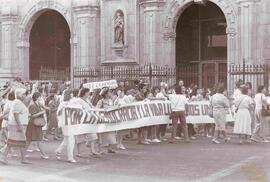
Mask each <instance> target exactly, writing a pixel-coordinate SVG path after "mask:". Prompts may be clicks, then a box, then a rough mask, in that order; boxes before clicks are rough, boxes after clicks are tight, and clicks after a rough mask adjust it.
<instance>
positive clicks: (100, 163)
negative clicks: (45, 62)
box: [0, 137, 270, 182]
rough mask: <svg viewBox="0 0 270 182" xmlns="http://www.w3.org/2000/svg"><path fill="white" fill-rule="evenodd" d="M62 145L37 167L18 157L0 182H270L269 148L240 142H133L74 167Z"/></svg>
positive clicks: (2, 169) (0, 169)
mask: <svg viewBox="0 0 270 182" xmlns="http://www.w3.org/2000/svg"><path fill="white" fill-rule="evenodd" d="M57 145H58V143H57V142H53V143H50V144H48V143H46V144H45V146H46V147H47V148H46V151H47V153H49V155H50V160H47V161H44V160H41V159H40V158H39V155H38V153H33V154H30V158H29V160H31V161H32V162H33V164H32V165H21V164H20V163H19V162H18V160H17V159H16V158H12V159H10V165H8V166H0V182H47V181H50V182H86V181H87V182H89V181H99V182H181V181H207V182H208V181H222V182H223V181H224V182H225V181H226V182H227V181H228V182H234V181H235V182H241V181H254V182H267V181H270V144H262V143H256V144H247V145H242V146H241V145H239V144H237V142H236V138H235V137H233V139H232V141H231V142H230V143H228V144H220V145H215V144H212V143H211V140H210V139H207V138H202V137H201V138H198V139H197V140H195V141H193V142H192V143H190V144H186V143H184V142H181V141H179V142H178V143H175V144H169V143H162V144H152V145H150V146H143V145H136V144H135V141H128V142H126V145H127V147H128V150H126V151H117V154H106V155H104V156H102V157H101V158H93V157H89V158H84V159H78V161H79V162H80V163H78V164H69V163H66V162H64V161H60V162H59V161H56V159H55V156H54V153H53V151H54V149H55V148H56V147H57Z"/></svg>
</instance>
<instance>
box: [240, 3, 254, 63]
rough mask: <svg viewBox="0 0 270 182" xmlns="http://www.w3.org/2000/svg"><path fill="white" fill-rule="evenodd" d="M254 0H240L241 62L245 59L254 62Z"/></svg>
mask: <svg viewBox="0 0 270 182" xmlns="http://www.w3.org/2000/svg"><path fill="white" fill-rule="evenodd" d="M252 3H253V2H252V0H238V16H239V22H238V29H239V34H240V37H239V38H240V40H239V46H240V55H239V60H238V61H239V63H242V61H243V59H245V60H246V62H247V63H251V62H252V52H251V51H252V50H251V44H252V27H253V26H254V25H253V22H252Z"/></svg>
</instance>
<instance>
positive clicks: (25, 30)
mask: <svg viewBox="0 0 270 182" xmlns="http://www.w3.org/2000/svg"><path fill="white" fill-rule="evenodd" d="M48 10H55V11H57V12H59V13H60V14H61V15H62V16H63V17H64V18H65V20H66V22H67V24H68V26H69V29H70V34H71V40H72V35H73V32H74V31H73V29H72V26H71V13H70V11H69V10H68V9H67V7H65V6H64V5H62V4H60V3H59V2H57V0H49V1H44V0H40V1H39V2H38V3H35V4H33V5H30V8H28V10H27V11H26V13H25V15H24V16H23V17H22V20H21V21H20V23H19V33H18V40H19V41H18V42H17V48H18V50H19V56H18V58H19V63H20V64H21V65H23V70H24V71H23V73H22V74H23V75H22V76H23V79H25V80H29V47H30V44H29V37H30V32H31V29H32V26H33V24H34V22H35V21H36V20H37V18H38V17H39V16H40V15H41V14H42V13H44V12H46V11H48ZM72 47H73V46H72V45H71V67H72V63H73V56H72V55H73V49H72Z"/></svg>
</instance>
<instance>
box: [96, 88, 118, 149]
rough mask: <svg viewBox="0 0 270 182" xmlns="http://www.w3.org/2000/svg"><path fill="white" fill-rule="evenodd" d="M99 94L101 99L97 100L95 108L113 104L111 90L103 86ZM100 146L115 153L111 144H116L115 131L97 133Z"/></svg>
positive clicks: (104, 107)
mask: <svg viewBox="0 0 270 182" xmlns="http://www.w3.org/2000/svg"><path fill="white" fill-rule="evenodd" d="M100 95H101V96H102V99H101V100H100V101H98V103H97V108H102V109H107V108H110V107H112V106H113V105H114V103H113V100H112V97H113V95H112V92H111V90H110V89H109V88H103V89H102V90H101V93H100ZM99 139H100V144H101V146H107V147H108V153H115V151H114V150H113V148H112V146H113V145H115V144H116V132H114V131H113V132H105V133H101V134H100V135H99Z"/></svg>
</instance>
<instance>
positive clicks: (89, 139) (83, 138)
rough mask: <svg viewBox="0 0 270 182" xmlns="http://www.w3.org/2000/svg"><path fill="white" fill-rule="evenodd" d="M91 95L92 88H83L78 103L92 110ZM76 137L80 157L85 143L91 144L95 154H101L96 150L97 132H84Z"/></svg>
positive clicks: (87, 109)
mask: <svg viewBox="0 0 270 182" xmlns="http://www.w3.org/2000/svg"><path fill="white" fill-rule="evenodd" d="M89 97H90V89H88V88H81V89H80V91H79V94H78V99H77V104H79V105H81V107H82V109H83V110H85V111H87V112H90V111H91V109H92V108H93V106H92V104H91V102H90V101H89ZM75 139H76V144H77V150H78V155H77V156H78V157H81V151H80V149H81V146H82V145H83V144H86V143H87V144H89V145H90V147H91V152H92V154H93V155H100V154H99V153H98V152H97V151H96V146H95V144H96V141H97V139H98V137H97V134H96V133H88V134H82V135H77V136H76V137H75Z"/></svg>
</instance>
